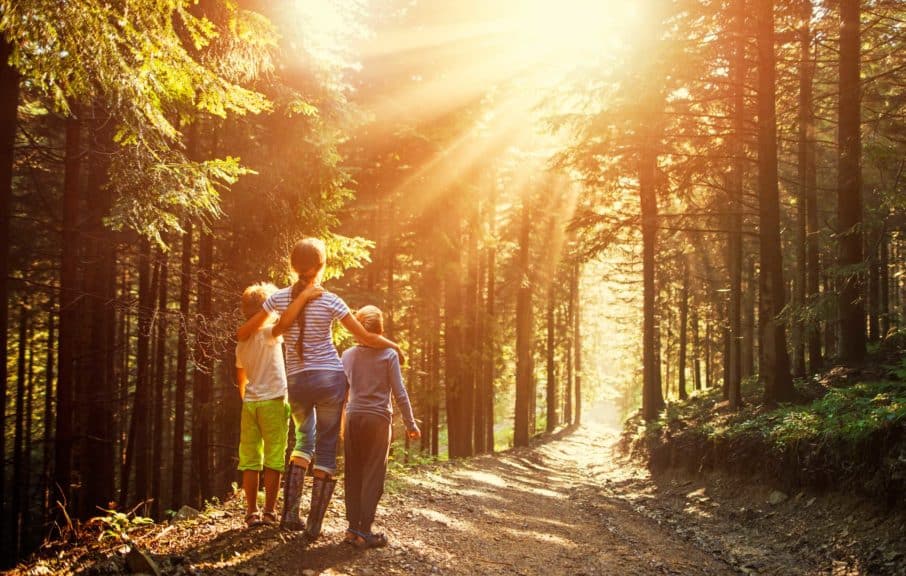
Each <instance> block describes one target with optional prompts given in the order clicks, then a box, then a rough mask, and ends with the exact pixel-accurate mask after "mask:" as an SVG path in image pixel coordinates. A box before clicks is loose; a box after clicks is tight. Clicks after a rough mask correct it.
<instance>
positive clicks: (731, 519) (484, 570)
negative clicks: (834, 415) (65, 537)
mask: <svg viewBox="0 0 906 576" xmlns="http://www.w3.org/2000/svg"><path fill="white" fill-rule="evenodd" d="M613 440H614V436H613V433H612V432H606V431H602V430H601V429H593V430H590V429H581V430H578V431H576V432H574V433H572V434H562V433H561V435H559V437H556V438H553V439H550V440H548V441H547V442H546V443H544V444H541V445H539V446H537V447H535V448H533V449H531V450H514V451H510V452H507V453H504V454H501V455H498V456H495V457H481V458H474V459H470V460H468V461H467V462H457V463H446V464H440V465H434V466H427V467H424V468H421V469H418V470H416V471H409V472H407V473H406V474H404V475H400V476H399V477H396V478H394V479H392V480H391V482H390V485H389V487H390V490H389V491H388V494H385V496H384V499H383V501H382V503H381V506H380V508H379V510H378V522H377V525H376V526H375V529H376V530H378V531H383V532H385V533H386V534H387V536H388V537H389V539H390V545H389V546H388V547H387V548H384V549H376V550H368V551H358V550H355V549H353V548H351V547H349V546H347V545H344V544H342V538H343V531H344V529H345V523H344V520H343V517H342V515H343V504H342V492H341V491H340V490H338V492H339V493H338V494H337V497H335V499H334V502H333V503H332V505H331V509H330V511H329V512H328V520H327V522H326V524H325V533H324V535H323V536H322V537H321V539H319V540H318V541H317V542H314V543H311V544H308V545H306V544H305V543H304V541H303V539H302V538H301V537H300V536H296V535H293V534H290V533H286V532H282V531H280V530H278V529H276V528H256V529H252V530H247V529H245V528H244V527H243V526H242V510H241V507H240V506H241V503H240V502H239V499H233V500H231V501H229V502H227V503H226V504H224V505H223V506H221V507H219V508H217V509H214V510H211V511H208V512H207V513H206V514H204V515H203V516H201V517H200V518H198V519H196V520H189V521H184V522H179V523H176V524H173V525H171V526H170V527H167V528H164V529H162V530H161V529H156V530H155V531H152V532H150V533H148V534H146V535H144V536H142V537H140V538H137V541H138V542H139V543H140V544H141V545H142V546H143V547H144V548H145V549H147V550H149V551H150V552H151V553H152V555H154V556H155V557H156V558H157V559H158V561H159V562H160V565H161V567H162V568H163V571H164V572H165V573H172V574H178V575H182V574H195V575H201V574H204V575H223V576H226V575H238V576H282V575H284V574H302V575H303V576H314V575H318V574H323V575H339V574H347V575H354V574H356V575H362V576H376V575H383V574H416V575H433V574H455V575H460V574H462V575H469V574H482V575H484V574H525V575H534V574H545V575H546V574H570V575H587V576H591V575H606V574H620V575H634V574H681V575H699V574H701V575H704V574H784V575H786V574H790V575H793V574H802V575H811V574H831V575H857V574H904V573H906V562H904V561H906V538H903V536H902V535H903V534H906V523H904V518H903V516H902V515H890V514H885V513H884V511H883V510H880V509H878V508H875V507H874V506H873V505H871V504H866V503H865V502H863V501H860V500H857V499H847V498H845V497H841V496H838V495H823V496H822V495H818V496H813V495H805V494H797V495H793V496H789V497H787V496H786V495H782V496H783V497H784V498H783V499H782V501H780V500H781V498H780V496H778V495H777V494H775V493H774V491H772V490H770V489H768V488H766V487H759V486H758V485H753V484H751V483H748V482H746V483H743V482H741V481H739V480H738V479H736V480H733V479H728V478H724V477H720V476H713V477H705V478H701V477H695V478H691V477H685V476H682V475H673V476H664V477H660V478H658V479H652V478H651V477H650V476H649V475H648V474H647V472H646V471H644V470H643V469H640V468H638V467H637V466H634V465H631V464H629V463H626V462H622V461H618V460H615V459H614V458H613V456H612V453H611V446H612V444H613ZM771 502H773V503H771ZM105 562H106V563H105ZM117 565H119V566H121V565H122V562H121V561H120V562H119V563H118V564H117V561H116V560H107V561H104V562H100V563H94V564H92V565H90V566H88V567H87V568H85V569H84V570H83V573H86V574H106V573H112V572H114V571H116V568H117ZM84 566H86V564H83V567H84Z"/></svg>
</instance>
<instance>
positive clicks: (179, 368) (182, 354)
mask: <svg viewBox="0 0 906 576" xmlns="http://www.w3.org/2000/svg"><path fill="white" fill-rule="evenodd" d="M184 228H185V232H184V233H183V237H182V254H181V258H182V260H181V262H182V264H181V267H180V279H179V341H178V343H177V348H176V390H175V394H174V399H173V405H174V406H173V475H172V479H171V496H170V507H171V508H172V509H174V510H178V509H179V507H180V506H182V503H183V482H184V477H183V476H184V474H183V470H184V466H183V462H184V460H185V456H186V449H185V431H186V381H187V376H188V358H189V304H190V299H191V294H192V293H191V290H192V221H191V220H188V219H187V220H186V221H185V224H184Z"/></svg>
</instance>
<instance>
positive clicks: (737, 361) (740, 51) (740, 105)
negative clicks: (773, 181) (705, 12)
mask: <svg viewBox="0 0 906 576" xmlns="http://www.w3.org/2000/svg"><path fill="white" fill-rule="evenodd" d="M733 30H734V41H733V57H732V60H731V65H730V66H731V69H730V77H731V83H732V86H733V101H732V110H733V111H732V115H733V140H732V144H731V145H732V153H731V156H732V157H733V165H732V172H731V175H730V195H731V198H730V210H731V213H730V216H729V221H730V234H729V238H728V242H727V250H728V256H727V263H728V267H727V270H728V273H729V276H730V294H729V316H730V317H729V318H728V319H727V322H728V330H729V335H728V336H729V339H730V341H729V357H728V358H725V359H724V363H725V366H726V371H725V374H726V377H725V380H726V382H725V384H724V390H725V391H726V398H727V400H728V401H729V404H730V409H732V410H737V409H738V408H739V407H740V405H741V404H742V396H741V390H740V384H741V381H742V213H743V209H744V207H743V181H744V177H745V174H744V172H745V160H746V159H745V157H744V148H745V133H744V131H745V121H746V118H745V115H746V110H745V79H746V33H745V32H746V0H735V1H734V2H733Z"/></svg>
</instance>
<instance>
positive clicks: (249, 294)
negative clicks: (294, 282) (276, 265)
mask: <svg viewBox="0 0 906 576" xmlns="http://www.w3.org/2000/svg"><path fill="white" fill-rule="evenodd" d="M276 291H277V287H276V286H274V285H273V284H271V283H270V282H258V283H257V284H252V285H251V286H249V287H248V288H246V289H245V290H243V292H242V297H240V298H239V309H240V310H242V315H243V316H245V317H246V318H251V317H252V316H254V315H255V314H257V313H258V311H259V310H261V306H262V305H263V304H264V301H265V300H267V298H268V297H269V296H270V295H271V294H273V293H274V292H276Z"/></svg>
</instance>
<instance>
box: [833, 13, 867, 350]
mask: <svg viewBox="0 0 906 576" xmlns="http://www.w3.org/2000/svg"><path fill="white" fill-rule="evenodd" d="M859 6H860V2H859V0H840V20H841V22H840V104H839V110H838V111H839V115H838V126H839V134H840V137H839V148H838V156H837V161H838V169H837V178H838V188H837V228H838V238H839V245H840V267H841V268H844V269H848V271H847V277H846V278H844V279H843V285H842V286H841V287H840V291H839V293H838V294H839V299H838V305H837V306H838V309H839V313H840V324H841V330H840V355H841V356H842V358H843V360H845V361H847V362H862V361H863V360H864V359H865V311H864V306H863V303H862V297H863V286H862V284H863V279H862V274H860V273H858V272H855V271H853V270H852V269H853V268H855V267H857V266H859V265H861V264H862V183H861V180H862V177H861V156H862V141H861V133H860V129H861V126H860V119H861V110H860V108H859V107H860V100H861V98H860V97H861V92H860V90H861V83H860V80H859V58H860V30H859V10H860V9H859Z"/></svg>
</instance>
